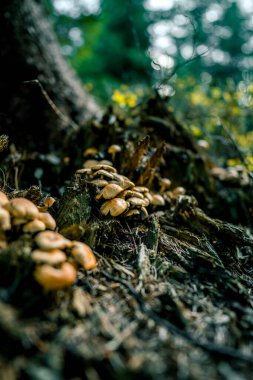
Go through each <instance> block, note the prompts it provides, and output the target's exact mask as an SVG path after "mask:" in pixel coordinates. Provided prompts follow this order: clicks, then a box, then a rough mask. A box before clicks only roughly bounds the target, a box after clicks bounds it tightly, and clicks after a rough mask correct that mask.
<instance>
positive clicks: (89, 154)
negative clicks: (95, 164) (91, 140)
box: [83, 148, 98, 157]
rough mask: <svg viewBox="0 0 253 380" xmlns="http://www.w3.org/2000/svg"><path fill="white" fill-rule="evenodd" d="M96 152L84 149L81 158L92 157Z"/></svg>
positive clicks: (94, 149) (91, 149)
mask: <svg viewBox="0 0 253 380" xmlns="http://www.w3.org/2000/svg"><path fill="white" fill-rule="evenodd" d="M97 152H98V150H97V148H88V149H85V151H84V152H83V156H84V157H87V156H93V155H95V154H97Z"/></svg>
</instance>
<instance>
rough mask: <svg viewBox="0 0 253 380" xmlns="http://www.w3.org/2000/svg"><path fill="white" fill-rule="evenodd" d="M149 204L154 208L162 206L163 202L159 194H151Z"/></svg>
mask: <svg viewBox="0 0 253 380" xmlns="http://www.w3.org/2000/svg"><path fill="white" fill-rule="evenodd" d="M151 203H152V205H155V206H164V205H165V200H164V198H163V197H162V196H161V195H160V194H153V195H152V202H151Z"/></svg>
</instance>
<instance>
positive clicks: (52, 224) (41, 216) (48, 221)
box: [37, 212, 56, 230]
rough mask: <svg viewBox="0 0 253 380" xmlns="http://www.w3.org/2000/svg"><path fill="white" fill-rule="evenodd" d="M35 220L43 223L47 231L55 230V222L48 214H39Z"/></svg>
mask: <svg viewBox="0 0 253 380" xmlns="http://www.w3.org/2000/svg"><path fill="white" fill-rule="evenodd" d="M37 219H39V220H40V221H41V222H43V223H44V224H45V226H46V228H48V229H49V230H54V229H55V228H56V221H55V220H54V218H53V217H52V215H50V214H49V212H40V213H39V215H38V218H37Z"/></svg>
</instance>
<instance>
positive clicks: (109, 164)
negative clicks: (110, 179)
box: [99, 160, 113, 166]
mask: <svg viewBox="0 0 253 380" xmlns="http://www.w3.org/2000/svg"><path fill="white" fill-rule="evenodd" d="M99 165H108V166H113V163H112V162H111V161H108V160H102V161H99Z"/></svg>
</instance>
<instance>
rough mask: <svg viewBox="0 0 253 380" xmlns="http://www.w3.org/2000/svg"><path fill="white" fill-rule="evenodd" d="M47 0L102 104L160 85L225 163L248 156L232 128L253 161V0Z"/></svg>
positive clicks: (130, 100) (69, 53)
mask: <svg viewBox="0 0 253 380" xmlns="http://www.w3.org/2000/svg"><path fill="white" fill-rule="evenodd" d="M45 1H46V4H47V9H48V11H49V14H50V16H51V17H52V19H53V21H54V25H55V30H56V33H57V35H58V38H59V40H60V43H61V46H62V52H63V54H64V55H65V56H66V57H67V58H68V59H69V61H70V62H71V64H72V65H73V67H74V68H75V69H76V70H77V72H78V74H79V76H80V77H81V79H82V80H83V83H84V85H85V87H86V89H88V90H89V91H90V92H91V93H92V94H93V95H95V96H96V97H97V99H98V100H100V101H101V104H108V103H110V102H111V101H112V100H113V101H114V102H116V103H118V104H119V105H120V106H130V107H132V106H135V105H136V103H137V100H136V99H138V96H140V94H142V93H144V92H145V89H148V88H150V85H151V84H152V86H153V87H156V88H157V89H158V91H159V92H160V94H162V95H165V96H168V97H169V98H170V100H169V106H170V107H171V109H172V110H173V111H174V112H175V113H176V115H177V117H178V118H179V119H181V120H183V121H184V122H185V123H186V124H187V126H188V127H189V128H190V129H191V130H192V132H193V133H194V134H195V135H196V137H197V138H199V139H206V140H207V141H208V142H209V144H211V145H212V152H213V153H214V154H215V156H217V157H221V156H222V159H221V161H220V163H221V164H226V163H229V164H237V163H239V162H240V159H239V158H238V149H237V148H235V146H234V142H233V141H232V139H231V136H230V135H229V134H230V133H231V134H233V136H235V142H236V143H238V146H239V147H240V149H242V151H243V153H245V155H246V159H247V160H248V164H249V167H250V168H251V169H252V168H253V158H252V156H253V132H252V130H253V123H252V116H253V115H252V106H253V100H252V95H253V83H252V78H253V54H252V53H253V2H252V1H251V0H222V1H221V0H187V1H185V0H170V1H169V0H145V1H144V0H125V1H121V2H120V3H119V1H117V0H93V1H92V0H74V1H71V2H69V1H67V0H45ZM122 86H123V87H122ZM126 86H128V87H126ZM129 89H130V90H129ZM133 94H134V95H133ZM251 162H252V164H251Z"/></svg>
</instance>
